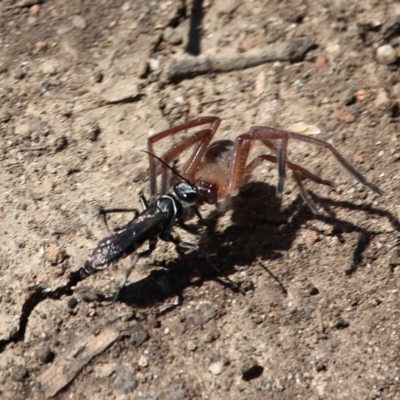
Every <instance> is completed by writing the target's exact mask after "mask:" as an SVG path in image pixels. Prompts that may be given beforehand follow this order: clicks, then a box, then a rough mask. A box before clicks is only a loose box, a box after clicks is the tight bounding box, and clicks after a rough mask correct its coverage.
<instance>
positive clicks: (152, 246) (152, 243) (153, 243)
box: [112, 239, 157, 306]
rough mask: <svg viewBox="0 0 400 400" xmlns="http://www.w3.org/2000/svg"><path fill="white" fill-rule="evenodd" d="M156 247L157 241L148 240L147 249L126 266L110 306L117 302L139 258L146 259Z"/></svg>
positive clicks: (136, 255)
mask: <svg viewBox="0 0 400 400" xmlns="http://www.w3.org/2000/svg"><path fill="white" fill-rule="evenodd" d="M156 245H157V239H150V240H149V249H148V250H146V251H142V252H141V253H138V254H135V255H134V256H133V257H132V259H131V262H130V263H129V265H128V268H127V269H126V270H125V273H124V275H123V276H122V279H121V281H120V282H119V285H118V288H117V292H116V293H115V296H114V299H113V302H112V306H114V304H115V302H116V301H117V299H118V297H119V295H120V293H121V290H122V289H123V288H124V286H125V285H126V282H127V281H128V279H129V275H130V274H131V272H132V271H133V268H135V265H136V263H137V262H138V260H139V257H147V256H148V255H150V254H151V253H152V252H153V250H154V249H155V248H156Z"/></svg>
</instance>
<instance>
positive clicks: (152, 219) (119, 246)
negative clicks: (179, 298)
mask: <svg viewBox="0 0 400 400" xmlns="http://www.w3.org/2000/svg"><path fill="white" fill-rule="evenodd" d="M152 156H154V157H155V158H157V159H158V160H159V161H160V162H161V163H164V161H163V160H161V159H159V158H158V157H157V156H155V155H152ZM164 164H165V163H164ZM165 165H166V166H167V167H168V168H169V169H171V170H172V171H173V172H174V173H175V174H176V175H177V176H178V177H179V178H181V179H182V181H181V182H178V183H176V184H175V185H174V186H173V190H172V192H171V193H168V194H164V195H162V196H161V197H159V198H158V199H157V200H156V201H155V202H154V203H152V204H148V201H147V200H146V198H145V197H144V196H143V195H141V196H140V201H141V203H142V206H143V208H144V210H143V211H142V212H141V213H138V212H136V215H135V217H134V218H133V219H132V221H130V222H129V223H128V224H126V225H125V226H123V227H122V228H119V229H117V230H116V231H115V232H113V233H112V234H111V235H110V236H107V237H106V238H104V239H102V240H100V242H99V243H98V244H97V246H96V247H95V248H94V249H93V250H92V251H91V253H90V254H89V256H88V258H87V259H86V261H85V264H84V265H83V267H82V268H81V269H80V274H81V276H82V277H84V278H85V277H87V276H88V275H91V274H93V273H95V272H98V271H102V270H104V269H106V268H107V267H109V266H110V265H111V264H113V263H114V262H117V261H119V260H121V259H123V258H125V257H127V256H129V255H132V254H133V257H132V259H131V262H130V264H129V266H128V268H127V270H126V272H125V275H124V276H123V278H122V280H121V282H120V284H119V287H118V291H117V294H116V295H115V297H114V302H115V301H116V299H117V297H118V295H119V293H120V291H121V289H122V288H123V287H124V286H125V283H126V281H127V279H128V278H129V275H130V273H131V271H132V270H133V268H134V267H135V265H136V263H137V261H138V259H139V257H143V256H148V255H150V253H151V252H152V251H153V250H154V249H155V247H156V245H157V240H158V239H161V240H163V241H166V242H171V243H174V244H175V246H176V248H177V249H178V250H179V249H189V250H196V251H199V252H201V253H202V254H203V255H204V256H205V257H206V259H207V260H209V259H208V256H207V254H206V253H205V252H204V251H203V250H202V249H201V248H200V247H199V246H197V245H196V244H193V243H188V242H184V241H182V240H181V239H180V238H179V236H173V235H172V233H171V232H172V229H173V227H174V226H175V225H176V224H177V225H178V226H179V227H180V228H182V229H184V230H186V231H187V232H189V233H192V234H197V235H199V233H198V232H197V231H195V230H194V229H193V228H191V227H189V226H187V225H186V224H185V221H186V220H187V219H188V218H189V217H190V216H191V215H192V214H193V213H195V214H197V215H198V216H199V218H201V215H200V213H199V211H198V210H197V208H196V205H197V204H199V203H201V202H202V201H203V200H204V199H203V195H202V194H201V192H200V191H199V190H198V189H197V188H196V186H194V185H192V184H191V183H190V182H189V181H187V180H186V179H185V178H183V177H182V176H181V175H180V174H179V173H178V172H177V171H175V170H174V169H173V168H172V167H170V166H169V165H168V164H165ZM114 211H115V210H103V211H101V213H107V212H114ZM120 211H122V210H120ZM147 241H148V242H149V249H148V250H146V251H143V252H141V253H136V251H137V250H138V249H139V248H140V247H141V246H142V245H143V244H144V243H145V242H147ZM212 266H213V267H214V268H215V269H216V270H217V272H219V271H218V269H217V268H216V267H215V266H214V265H212ZM230 283H231V284H233V282H231V281H230ZM233 285H234V286H235V287H236V285H235V284H233Z"/></svg>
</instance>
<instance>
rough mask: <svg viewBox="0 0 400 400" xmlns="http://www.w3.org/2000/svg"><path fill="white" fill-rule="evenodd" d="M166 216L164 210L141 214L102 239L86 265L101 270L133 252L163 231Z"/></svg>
mask: <svg viewBox="0 0 400 400" xmlns="http://www.w3.org/2000/svg"><path fill="white" fill-rule="evenodd" d="M146 211H147V210H146ZM165 218H166V213H162V212H160V213H158V214H153V215H150V214H149V213H143V214H141V215H140V216H139V217H137V218H136V219H134V220H132V221H131V222H129V223H128V224H127V225H126V226H124V227H123V228H121V229H119V230H117V231H115V232H114V233H113V234H112V235H110V236H108V237H106V238H104V239H102V240H101V241H100V242H99V243H98V244H97V247H96V248H94V249H93V250H92V252H91V253H90V255H89V257H88V259H87V261H86V263H85V265H87V264H90V267H91V269H94V270H99V269H103V268H106V267H107V266H108V264H109V263H111V262H113V261H117V260H119V259H121V258H123V257H126V256H127V255H129V254H132V253H133V252H135V251H136V250H137V249H138V248H139V247H140V246H141V245H142V244H143V243H144V242H145V241H146V240H148V239H151V238H153V237H156V236H157V235H158V234H159V233H161V232H162V229H163V222H164V221H165Z"/></svg>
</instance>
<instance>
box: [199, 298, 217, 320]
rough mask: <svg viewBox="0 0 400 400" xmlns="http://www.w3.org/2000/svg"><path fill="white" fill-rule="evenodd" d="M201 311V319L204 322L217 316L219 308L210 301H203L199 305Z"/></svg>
mask: <svg viewBox="0 0 400 400" xmlns="http://www.w3.org/2000/svg"><path fill="white" fill-rule="evenodd" d="M199 312H200V314H201V320H202V322H203V324H205V323H206V322H208V321H210V320H212V319H214V318H216V317H217V315H218V312H217V310H216V309H215V308H214V307H213V306H212V305H211V304H209V303H202V304H200V306H199Z"/></svg>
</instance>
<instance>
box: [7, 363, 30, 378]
mask: <svg viewBox="0 0 400 400" xmlns="http://www.w3.org/2000/svg"><path fill="white" fill-rule="evenodd" d="M27 376H28V370H27V369H26V368H25V367H24V366H23V365H21V364H18V365H13V366H12V367H11V378H12V379H13V380H14V381H17V382H21V381H23V380H24V379H25V378H26V377H27Z"/></svg>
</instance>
